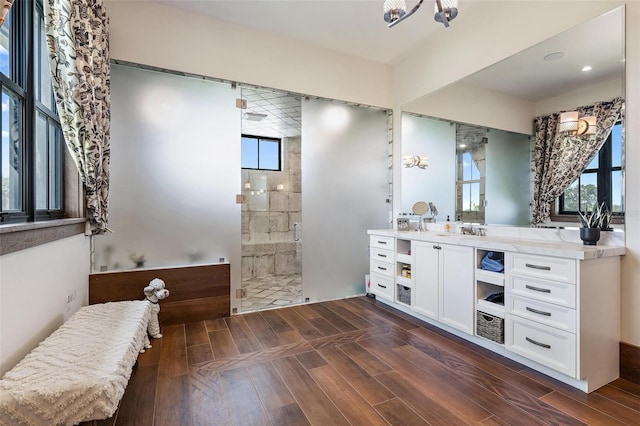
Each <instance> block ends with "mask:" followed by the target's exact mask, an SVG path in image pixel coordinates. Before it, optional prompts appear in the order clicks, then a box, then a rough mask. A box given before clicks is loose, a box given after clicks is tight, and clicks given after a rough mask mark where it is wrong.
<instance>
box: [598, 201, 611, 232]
mask: <svg viewBox="0 0 640 426" xmlns="http://www.w3.org/2000/svg"><path fill="white" fill-rule="evenodd" d="M612 218H613V214H612V213H611V212H610V211H609V208H608V207H607V205H606V204H605V203H602V204H600V230H601V231H613V228H612V227H611V219H612Z"/></svg>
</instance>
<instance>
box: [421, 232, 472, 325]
mask: <svg viewBox="0 0 640 426" xmlns="http://www.w3.org/2000/svg"><path fill="white" fill-rule="evenodd" d="M436 247H438V245H437V244H435V243H427V242H414V243H413V253H414V256H415V257H414V265H413V270H412V271H411V273H412V275H413V279H414V281H413V282H414V302H413V309H414V310H415V311H417V312H419V313H421V314H423V315H426V316H428V317H430V318H433V319H438V305H439V304H438V295H439V291H438V287H439V284H438V283H439V278H438V271H439V269H440V266H439V252H440V250H439V249H437V248H436ZM469 265H471V263H469Z"/></svg>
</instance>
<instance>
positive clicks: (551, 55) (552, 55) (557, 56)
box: [542, 52, 564, 61]
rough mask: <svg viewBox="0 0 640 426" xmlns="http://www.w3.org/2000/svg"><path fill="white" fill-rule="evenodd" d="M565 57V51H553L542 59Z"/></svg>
mask: <svg viewBox="0 0 640 426" xmlns="http://www.w3.org/2000/svg"><path fill="white" fill-rule="evenodd" d="M563 57H564V52H553V53H549V54H548V55H546V56H545V57H544V58H542V60H544V61H557V60H558V59H561V58H563Z"/></svg>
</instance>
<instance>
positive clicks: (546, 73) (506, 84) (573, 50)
mask: <svg viewBox="0 0 640 426" xmlns="http://www.w3.org/2000/svg"><path fill="white" fill-rule="evenodd" d="M623 22H624V15H623V13H622V8H617V9H615V10H613V11H611V12H609V13H606V14H604V15H602V16H599V17H597V18H595V19H592V20H590V21H588V22H585V23H583V24H581V25H578V26H576V27H574V28H571V29H569V30H567V31H565V32H563V33H560V34H558V35H556V36H554V37H552V38H550V39H548V40H545V41H543V42H542V43H539V44H537V45H535V46H532V47H530V48H528V49H526V50H524V51H522V52H520V53H518V54H516V55H514V56H511V57H509V58H507V59H505V60H503V61H501V62H498V63H497V64H494V65H492V66H490V67H488V68H485V69H484V70H481V71H478V72H476V73H474V74H472V75H470V76H468V77H466V78H464V79H462V80H461V82H463V83H464V84H468V85H471V86H475V87H481V88H485V89H489V90H497V91H500V92H503V93H507V94H509V95H511V96H515V97H518V98H522V99H527V100H530V101H534V102H535V101H540V100H543V99H547V98H551V97H555V96H558V95H561V94H563V93H568V92H571V91H573V90H576V89H578V88H580V87H582V86H586V85H590V84H594V83H597V82H600V81H604V80H608V79H613V78H621V77H622V76H623V75H624V60H623V58H624V30H623V25H622V23H623ZM555 52H562V53H563V54H564V56H562V58H560V59H557V60H553V61H545V60H544V59H543V58H544V57H545V56H546V55H549V54H551V53H555ZM586 65H589V66H591V67H592V68H593V69H592V70H591V71H588V72H583V71H582V68H583V67H584V66H586Z"/></svg>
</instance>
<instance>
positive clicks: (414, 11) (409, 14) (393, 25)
mask: <svg viewBox="0 0 640 426" xmlns="http://www.w3.org/2000/svg"><path fill="white" fill-rule="evenodd" d="M422 2H424V0H420V1H418V4H416V5H415V6H414V7H413V9H411V12H409V13H407V14H405V15H404V16H403V17H402V18H398V19H396V20H395V21H393V22H391V23H390V24H389V25H387V27H388V28H392V27H395V26H396V25H398V24H399V23H400V22H402V21H404V20H405V19H407V18H408V17H409V16H411V15H413V14H414V13H416V11H417V10H418V9H420V6H422Z"/></svg>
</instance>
